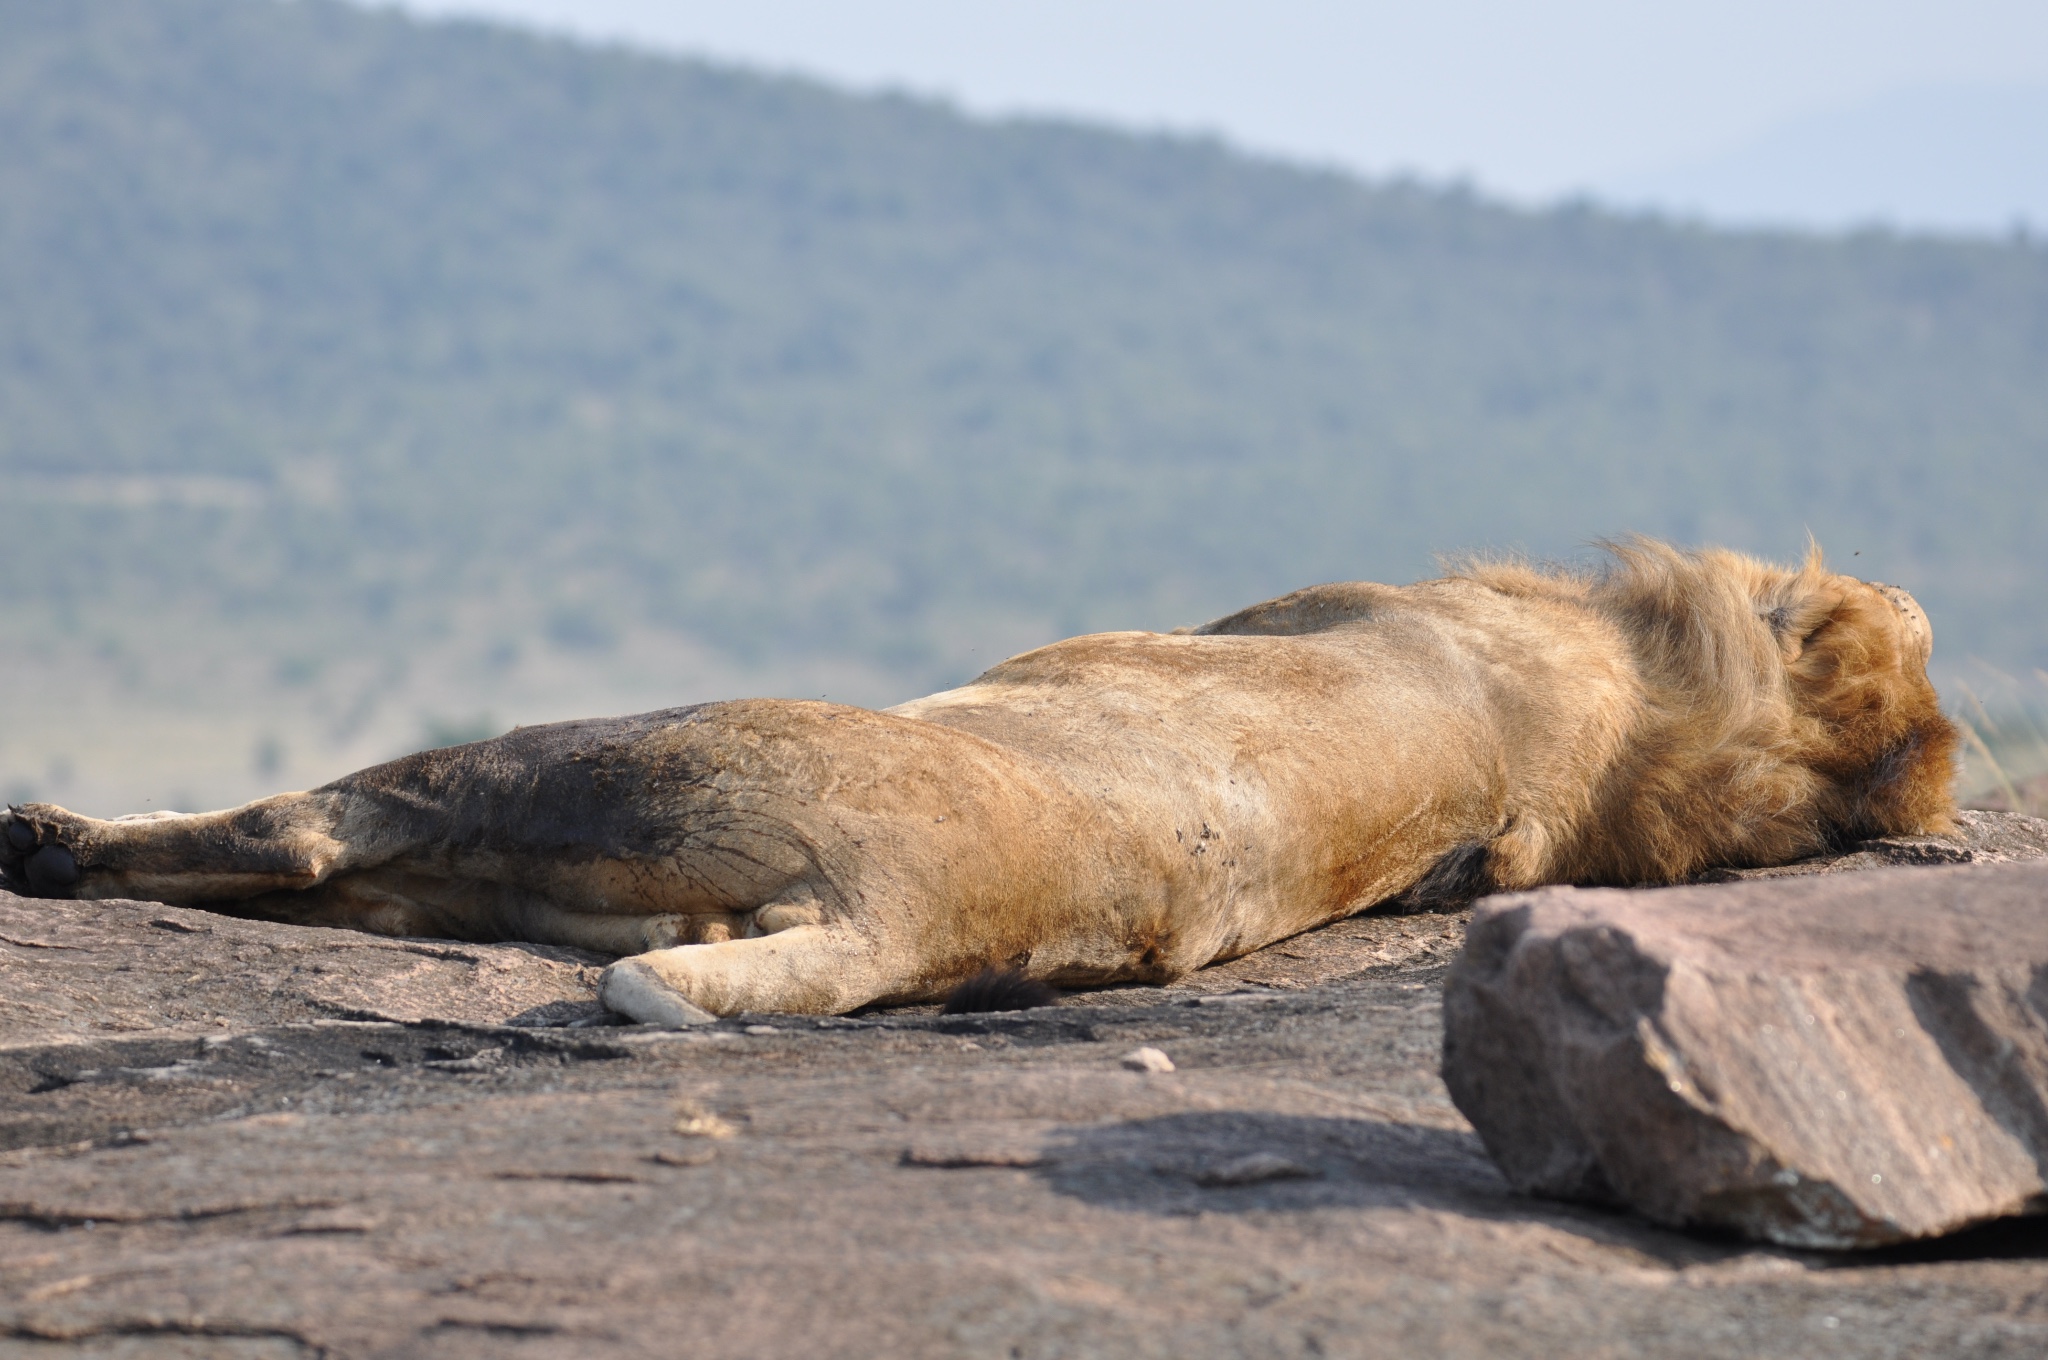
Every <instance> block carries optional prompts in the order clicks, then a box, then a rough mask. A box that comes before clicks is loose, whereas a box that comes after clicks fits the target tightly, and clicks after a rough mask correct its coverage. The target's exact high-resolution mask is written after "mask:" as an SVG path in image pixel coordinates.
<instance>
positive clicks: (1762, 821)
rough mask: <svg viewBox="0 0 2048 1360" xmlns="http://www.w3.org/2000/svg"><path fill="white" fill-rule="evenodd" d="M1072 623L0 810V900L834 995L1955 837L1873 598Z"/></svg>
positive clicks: (1622, 594) (1404, 593)
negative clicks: (267, 774) (929, 653)
mask: <svg viewBox="0 0 2048 1360" xmlns="http://www.w3.org/2000/svg"><path fill="white" fill-rule="evenodd" d="M1610 553H1611V560H1610V561H1609V562H1608V564H1607V565H1606V566H1605V568H1604V569H1601V570H1597V571H1570V570H1552V571H1544V570H1537V569H1535V568H1532V567H1528V566H1522V565H1502V564H1480V565H1476V566H1472V567H1469V568H1467V569H1465V570H1462V571H1459V572H1457V573H1456V574H1454V575H1452V576H1449V577H1446V578H1445V579H1442V580H1435V581H1425V582H1422V583H1421V584H1418V585H1412V586H1407V587H1392V586H1380V585H1328V586H1316V587H1312V588H1310V589H1308V590H1303V591H1299V592H1297V593H1295V594H1292V595H1287V596H1283V597H1282V598H1280V599H1277V600H1273V601H1270V602H1268V603H1266V604H1261V605H1255V606H1253V607H1252V608H1250V609H1247V610H1245V611H1243V612H1242V613H1238V614H1233V615H1231V616H1230V617H1229V618H1226V619H1221V620H1219V621H1217V622H1215V623H1211V624H1209V625H1207V626H1205V627H1202V628H1196V629H1192V630H1187V631H1183V632H1179V633H1171V634H1161V633H1104V634H1099V635H1096V636H1092V637H1080V638H1073V639H1070V640H1068V641H1066V642H1059V643H1055V644H1053V645H1052V646H1049V647H1042V648H1040V649H1039V650H1037V651H1034V652H1027V653H1025V654H1024V655H1022V656H1019V657H1014V658H1012V659H1011V660H1008V661H1005V662H1003V663H1002V664H1001V665H999V666H996V667H995V668H994V669H992V670H990V671H988V672H987V673H986V674H984V675H982V676H980V677H979V678H978V679H976V680H975V681H973V682H972V683H971V684H968V685H966V686H964V687H962V688H960V689H956V690H949V691H947V692H945V693H942V694H935V695H932V696H931V697H929V698H925V699H917V700H913V701H912V702H910V703H907V704H903V705H901V706H899V707H897V708H894V709H890V710H887V711H885V712H872V711H869V710H866V709H859V708H849V707H845V706H843V705H838V704H828V703H811V702H799V701H795V700H741V701H737V702H732V703H716V704H703V705H699V706H696V707H692V708H679V709H670V710H667V711H665V712H660V713H650V714H645V715H642V716H640V717H632V718H610V719H599V720H592V721H584V722H565V723H552V724H548V725H545V726H540V727H526V728H520V729H518V730H515V731H513V732H511V733H509V734H508V735H506V736H503V737H499V738H497V739H496V740H493V741H482V742H476V743H474V744H472V745H468V746H458V747H454V748H451V749H447V750H440V751H425V752H421V753H420V754H418V755H412V756H407V757H405V758H404V759H402V760H395V761H392V762H391V763H389V764H387V765H379V766H376V767H374V768H372V769H368V770H364V771H361V772H360V773H357V774H353V775H350V776H348V777H347V778H345V779H340V780H336V781H335V782H334V783H332V784H329V785H327V786H325V787H324V788H319V789H315V790H313V791H312V792H310V793H287V794H280V795H278V796H277V797H274V798H266V799H264V800H262V801H260V802H255V803H251V804H249V805H247V806H246V807H240V808H235V809H232V810H230V811H226V812H213V813H205V814H176V813H157V814H153V815H149V816H143V817H130V818H121V819H119V820H116V821H110V822H108V821H96V820H94V819H91V818H87V817H81V816H78V815H77V814H75V813H71V812H67V811H65V810H64V809H62V808H58V807H53V806H50V805H48V804H42V803H35V804H29V805H27V806H24V807H16V808H13V809H11V811H10V813H9V814H8V815H7V817H6V819H5V821H4V823H0V874H4V877H5V881H6V883H7V884H8V886H10V887H12V888H14V889H16V890H17V891H22V890H25V891H27V892H30V893H37V894H42V895H45V896H69V897H78V898H103V897H144V898H153V899H156V900H160V901H165V902H173V903H186V904H191V905H200V906H210V907H217V908H220V909H223V910H230V911H233V912H235V913H236V914H238V915H251V916H259V917H265V918H269V919H274V920H282V921H290V922H302V923H307V924H318V925H341V926H354V927H357V928H359V929H363V930H371V931H377V932H381V933H385V934H391V935H437V936H450V937H455V938H458V939H472V940H506V939H514V940H533V941H539V942H544V943H553V944H566V945H578V946H582V947H585V948H589V949H596V950H602V951H605V952H608V953H613V954H622V955H632V956H633V957H630V958H624V959H621V960H620V961H619V962H617V963H614V964H613V965H612V966H611V967H610V968H609V969H608V970H607V971H606V973H605V976H604V982H603V991H602V994H603V997H604V1000H605V1002H606V1004H607V1005H609V1006H611V1007H612V1008H613V1009H615V1010H617V1011H620V1012H623V1013H624V1014H626V1015H628V1016H631V1017H633V1018H635V1019H639V1020H651V1021H660V1022H667V1023H678V1022H684V1021H689V1020H701V1019H702V1018H703V1012H706V1011H709V1012H713V1013H716V1014H721V1015H730V1014H734V1013H737V1012H742V1011H795V1012H813V1013H832V1012H841V1011H847V1010H851V1009H853V1008H855V1007H858V1006H864V1005H867V1004H869V1003H872V1002H905V1001H916V1000H922V999H927V998H932V997H936V996H940V995H943V994H944V993H945V992H946V991H947V990H948V989H949V988H950V987H952V986H954V985H955V984H956V983H958V982H959V981H960V980H961V979H963V978H965V977H968V976H969V975H971V974H974V973H975V972H977V971H978V970H981V969H983V968H985V967H990V966H1000V967H1008V968H1015V969H1019V970H1022V971H1023V972H1024V973H1026V974H1028V975H1029V976H1030V977H1031V978H1035V979H1041V980H1043V981H1046V982H1051V983H1055V984H1061V985H1069V986H1071V985H1075V984H1089V983H1106V982H1112V981H1118V980H1126V979H1136V980H1145V981H1164V980H1168V979H1171V978H1173V977H1176V976H1178V975H1180V974H1182V973H1185V972H1187V971H1188V970H1190V969H1193V968H1198V967H1200V966H1201V965H1203V964H1205V963H1208V962H1210V961H1212V960H1215V959H1225V958H1231V957H1233V956H1235V955H1239V954H1243V953H1246V952H1248V951H1250V950H1253V949H1256V948H1258V947H1259V946H1261V945H1264V944H1268V943H1270V942H1272V941H1274V940H1278V939H1281V938H1283V937H1285V936H1288V935H1292V934H1295V933H1296V932H1298V931H1302V930H1306V929H1308V928H1310V927H1311V926H1316V925H1320V924H1322V923H1324V922H1326V921H1330V920H1334V919H1336V918H1338V917H1341V916H1345V915H1349V914H1350V913H1353V912H1357V911H1360V910H1362V909H1364V908H1366V907H1370V906H1373V905H1374V904H1376V903H1383V902H1387V901H1389V900H1390V899H1394V898H1400V897H1404V896H1405V897H1406V899H1407V900H1408V901H1409V902H1411V903H1413V904H1418V905H1432V904H1442V903H1447V902H1454V901H1459V900H1462V899H1465V898H1469V897H1472V896H1475V895H1477V894H1480V893H1483V892H1487V891H1489V890H1492V889H1496V888H1527V887H1533V886H1536V885H1538V884H1543V883H1560V882H1568V883H1620V884H1642V883H1668V882H1672V881H1675V880H1679V879H1683V878H1686V877H1688V876H1691V875H1693V874H1696V873H1698V872H1699V871H1700V870H1702V869H1705V868H1707V867H1709V866H1712V865H1723V864H1727V865H1765V864H1776V863H1782V862H1784V861H1788V860H1792V859H1796V858H1799V857H1801V856H1805V855H1810V854H1813V853H1815V852H1817V851H1820V850H1822V849H1824V848H1826V847H1828V846H1830V845H1833V844H1837V843H1840V842H1843V841H1846V840H1852V839H1855V838H1859V837H1866V836H1874V835H1896V834H1907V833H1928V832H1941V831H1945V830H1948V829H1950V827H1951V814H1952V811H1953V802H1952V798H1951V794H1950V782H1951V776H1952V760H1953V754H1954V749H1955V744H1956V733H1955V730H1954V728H1953V727H1952V726H1951V725H1950V723H1949V722H1948V721H1947V720H1946V719H1945V718H1944V717H1943V716H1942V714H1941V711H1940V708H1939V706H1938V704H1937V701H1936V698H1935V693H1934V689H1933V687H1932V686H1931V685H1930V684H1929V683H1928V680H1927V673H1926V663H1927V657H1928V652H1929V649H1930V647H1931V645H1932V633H1931V630H1930V629H1929V627H1928V623H1927V620H1926V617H1925V616H1924V615H1923V614H1922V613H1921V611H1920V609H1919V607H1918V606H1917V605H1916V604H1915V603H1914V602H1913V600H1912V597H1911V596H1909V595H1907V594H1906V593H1905V592H1904V591H1902V590H1898V589H1896V588H1894V587H1891V586H1884V585H1874V584H1866V583H1865V582H1862V581H1858V580H1855V579H1853V578H1851V577H1847V576H1838V575H1835V574H1833V573H1831V572H1828V571H1826V570H1824V569H1823V567H1822V565H1821V560H1820V555H1819V553H1818V551H1817V550H1815V551H1814V552H1812V553H1810V554H1809V556H1808V558H1807V560H1806V562H1805V564H1804V565H1803V566H1801V567H1799V568H1797V569H1785V568H1780V567H1774V566H1770V565H1768V564H1765V563H1762V562H1758V561H1755V560H1752V559H1750V558H1747V557H1741V556H1738V555H1736V554H1734V553H1729V552H1723V551H1701V552H1681V551H1678V550H1676V549H1673V548H1670V547H1667V546H1665V545H1663V544H1659V543H1655V542H1650V541H1647V540H1640V539H1638V540H1631V541H1629V542H1627V543H1624V544H1621V545H1617V546H1613V547H1611V548H1610Z"/></svg>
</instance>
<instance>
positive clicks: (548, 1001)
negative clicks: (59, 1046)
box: [0, 892, 606, 1045]
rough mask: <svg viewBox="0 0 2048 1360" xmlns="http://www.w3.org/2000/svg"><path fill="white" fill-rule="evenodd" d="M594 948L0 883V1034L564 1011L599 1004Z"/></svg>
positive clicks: (45, 1035) (582, 1013) (492, 1017)
mask: <svg viewBox="0 0 2048 1360" xmlns="http://www.w3.org/2000/svg"><path fill="white" fill-rule="evenodd" d="M604 962H605V960H604V959H603V958H601V957H600V956H598V955H595V954H586V953H583V952H582V951H580V950H574V949H557V948H553V947H550V946H547V945H531V944H486V945H476V944H457V943H454V942H451V941H446V940H394V939H388V938H386V937H384V936H380V935H365V934H363V933H361V932H360V931H354V930H323V929H315V928H310V927H305V926H286V925H276V924H273V923H271V922H267V921H244V920H239V919H237V918H235V917H231V916H220V915H217V914H215V913H213V912H207V911H195V910H191V909H189V908H184V907H167V906H164V905H162V904H161V903H156V902H125V901H106V902H64V901H51V900H47V899H33V898H24V897H16V896H15V895H14V894H12V893H7V892H0V1044H7V1045H14V1044H21V1043H25V1042H30V1041H38V1040H46V1039H53V1038H58V1037H68V1038H81V1039H82V1038H89V1037H94V1036H100V1035H109V1034H125V1033H134V1032H137V1031H142V1030H155V1031H166V1030H168V1031H177V1030H181V1029H182V1030H191V1029H209V1030H210V1029H215V1028H219V1027H223V1026H235V1027H247V1026H249V1025H267V1024H286V1023H291V1022H304V1021H311V1020H336V1019H339V1020H395V1021H400V1022H405V1023H419V1022H425V1021H435V1020H439V1021H447V1022H450V1023H457V1024H541V1025H567V1024H570V1023H573V1022H575V1021H579V1020H582V1021H589V1020H601V1019H604V1018H606V1017H605V1012H604V1008H603V1007H602V1006H600V1005H599V1004H598V1001H597V975H598V971H599V969H601V968H602V967H603V965H604Z"/></svg>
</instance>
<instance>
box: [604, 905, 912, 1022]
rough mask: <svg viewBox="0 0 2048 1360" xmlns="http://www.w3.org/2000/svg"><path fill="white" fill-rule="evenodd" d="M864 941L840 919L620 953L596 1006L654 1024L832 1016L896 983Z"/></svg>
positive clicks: (900, 981)
mask: <svg viewBox="0 0 2048 1360" xmlns="http://www.w3.org/2000/svg"><path fill="white" fill-rule="evenodd" d="M880 952H881V951H878V950H877V949H876V948H875V947H874V944H873V942H872V941H870V940H869V939H868V938H866V937H865V936H863V935H862V934H861V933H860V932H858V931H856V930H854V929H852V928H851V927H849V926H847V925H844V924H833V925H800V926H792V927H791V928H789V929H787V930H781V931H777V932H775V933H774V934H772V935H763V936H760V937H758V938H754V939H745V940H730V941H727V942H726V943H724V944H698V945H681V946H678V947H676V948H673V949H656V950H653V951H651V952H649V953H645V954H640V955H637V956H635V957H633V958H630V959H620V960H619V961H618V962H617V963H615V964H613V965H612V966H611V967H609V968H607V969H605V971H604V977H603V980H602V981H601V982H600V983H599V985H598V995H599V997H601V998H602V999H603V1001H604V1004H605V1005H606V1006H608V1007H610V1008H611V1009H612V1010H614V1011H617V1012H619V1013H620V1014H621V1015H624V1016H627V1017H628V1018H630V1019H633V1020H639V1021H645V1022H651V1023H654V1024H669V1025H674V1024H689V1023H693V1022H701V1021H702V1020H703V1019H704V1018H706V1016H708V1015H739V1014H741V1013H743V1012H750V1011H752V1012H780V1013H784V1014H793V1015H840V1014H843V1013H845V1012H847V1011H850V1010H855V1009H857V1008H859V1007H861V1006H864V1005H866V1004H868V1003H869V1002H872V1001H878V1000H882V999H884V998H886V997H889V996H891V995H893V994H895V993H896V992H898V991H899V990H901V988H902V986H903V985H904V983H903V979H900V978H898V977H896V976H894V975H893V973H892V972H891V970H890V969H888V968H887V967H886V966H885V965H884V963H883V962H882V960H881V958H880V957H879V954H880Z"/></svg>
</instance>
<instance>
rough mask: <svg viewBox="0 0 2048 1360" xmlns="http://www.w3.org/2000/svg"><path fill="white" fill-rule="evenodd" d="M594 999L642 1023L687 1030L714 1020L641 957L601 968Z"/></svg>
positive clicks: (714, 1017)
mask: <svg viewBox="0 0 2048 1360" xmlns="http://www.w3.org/2000/svg"><path fill="white" fill-rule="evenodd" d="M597 999H598V1000H600V1001H602V1002H604V1004H605V1008H606V1009H607V1010H612V1011H617V1012H618V1013H619V1014H620V1015H623V1016H625V1017H626V1018H627V1019H628V1020H637V1021H639V1022H640V1023H641V1024H643V1025H664V1026H667V1027H668V1028H669V1029H687V1028H689V1027H690V1026H692V1025H708V1024H711V1023H713V1022H714V1021H716V1020H717V1019H718V1017H717V1016H715V1015H713V1014H712V1013H711V1012H710V1011H707V1010H705V1009H704V1008H703V1007H702V1006H699V1005H698V1004H697V1003H696V1002H694V1001H692V1000H690V998H688V997H687V996H684V995H683V993H682V991H681V989H680V988H678V987H677V986H676V985H675V984H674V983H672V982H669V981H668V980H667V979H665V978H663V977H662V976H661V974H660V973H659V972H657V971H656V970H655V968H654V966H653V965H652V964H650V963H648V962H647V961H646V960H644V959H620V960H619V961H618V962H617V963H615V964H613V965H612V966H611V967H609V968H607V969H605V970H604V976H602V977H600V978H599V979H598V981H597Z"/></svg>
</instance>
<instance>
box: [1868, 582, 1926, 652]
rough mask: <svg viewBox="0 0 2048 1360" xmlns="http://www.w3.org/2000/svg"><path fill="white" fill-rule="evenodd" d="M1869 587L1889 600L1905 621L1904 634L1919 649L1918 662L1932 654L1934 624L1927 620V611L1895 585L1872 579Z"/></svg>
mask: <svg viewBox="0 0 2048 1360" xmlns="http://www.w3.org/2000/svg"><path fill="white" fill-rule="evenodd" d="M1870 585H1871V588H1872V589H1874V590H1876V591H1877V593H1878V594H1880V595H1882V596H1884V597H1885V598H1886V599H1887V600H1890V601H1891V605H1892V608H1894V609H1896V610H1898V611H1899V617H1900V618H1902V619H1904V620H1905V621H1906V634H1907V636H1908V637H1911V638H1912V639H1913V644H1914V645H1915V646H1916V647H1918V648H1919V649H1920V664H1921V665H1923V666H1924V665H1926V664H1927V659H1928V658H1929V657H1931V656H1933V655H1934V625H1933V624H1931V623H1929V622H1928V621H1927V611H1926V610H1924V609H1922V608H1921V607H1920V602H1919V601H1918V600H1916V599H1914V598H1913V597H1912V596H1911V595H1909V594H1907V593H1906V592H1905V591H1903V590H1901V589H1899V588H1898V587H1897V586H1888V585H1886V584H1885V583H1884V582H1882V581H1872V582H1871V583H1870Z"/></svg>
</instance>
